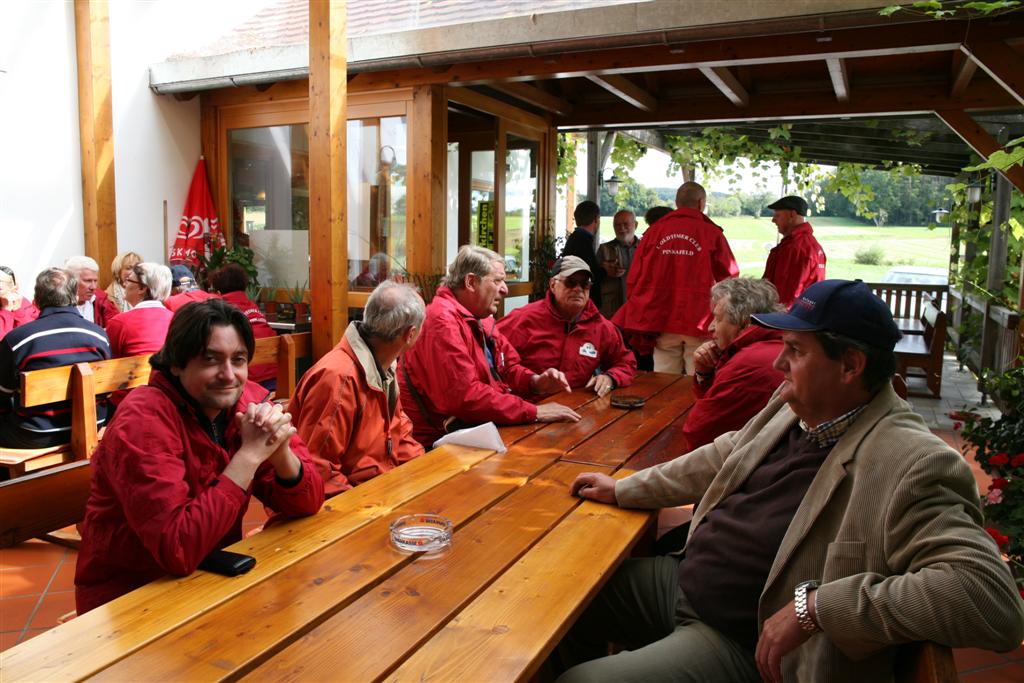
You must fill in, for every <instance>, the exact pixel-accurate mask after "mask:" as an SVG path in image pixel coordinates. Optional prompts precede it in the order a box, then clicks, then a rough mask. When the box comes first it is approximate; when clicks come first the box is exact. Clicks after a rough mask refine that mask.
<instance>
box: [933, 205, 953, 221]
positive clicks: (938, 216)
mask: <svg viewBox="0 0 1024 683" xmlns="http://www.w3.org/2000/svg"><path fill="white" fill-rule="evenodd" d="M932 215H933V216H935V222H936V223H942V222H944V221H945V220H946V216H948V215H949V209H944V208H938V209H935V210H934V211H932Z"/></svg>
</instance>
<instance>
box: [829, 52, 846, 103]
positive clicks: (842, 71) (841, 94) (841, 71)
mask: <svg viewBox="0 0 1024 683" xmlns="http://www.w3.org/2000/svg"><path fill="white" fill-rule="evenodd" d="M825 64H826V65H828V75H829V78H831V79H832V90H833V91H834V92H835V94H836V101H837V102H849V101H850V77H849V74H848V73H847V71H846V60H845V59H839V58H838V57H835V58H831V59H826V60H825Z"/></svg>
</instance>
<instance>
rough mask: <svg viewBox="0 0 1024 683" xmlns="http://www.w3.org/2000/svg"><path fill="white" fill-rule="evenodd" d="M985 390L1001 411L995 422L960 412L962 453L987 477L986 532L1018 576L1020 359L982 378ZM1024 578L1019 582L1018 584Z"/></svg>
mask: <svg viewBox="0 0 1024 683" xmlns="http://www.w3.org/2000/svg"><path fill="white" fill-rule="evenodd" d="M982 381H983V382H984V384H985V388H986V391H988V392H989V393H990V394H991V395H992V396H993V397H995V398H996V399H997V400H998V401H999V403H1000V405H1001V408H1002V415H1001V416H1000V417H999V418H998V419H992V418H990V417H980V416H979V415H977V414H975V413H960V414H955V415H953V417H955V418H961V419H963V430H962V432H961V436H962V437H963V440H964V446H963V451H964V453H965V454H967V453H970V452H971V451H972V450H973V451H974V458H975V460H976V461H977V462H978V464H979V465H981V468H982V469H983V470H984V471H985V472H987V473H988V474H989V475H990V476H991V477H992V484H991V485H990V486H989V488H988V492H987V493H986V495H985V496H984V497H983V498H982V505H983V507H984V513H985V521H986V524H987V531H988V532H989V534H991V535H992V537H993V538H994V539H996V542H997V543H999V544H1000V545H1001V546H1002V548H1003V550H1004V551H1005V552H1006V553H1007V556H1008V557H1009V559H1010V562H1011V564H1015V565H1017V568H1018V572H1017V574H1018V576H1020V571H1019V570H1020V569H1022V568H1024V566H1022V564H1021V563H1022V562H1024V357H1021V358H1018V359H1017V367H1015V368H1012V369H1010V370H1007V371H1006V372H1002V373H989V374H986V375H985V376H984V377H983V379H982ZM1022 580H1024V579H1018V582H1020V581H1022Z"/></svg>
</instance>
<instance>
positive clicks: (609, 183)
mask: <svg viewBox="0 0 1024 683" xmlns="http://www.w3.org/2000/svg"><path fill="white" fill-rule="evenodd" d="M603 182H604V186H605V187H606V188H607V189H608V194H610V195H611V196H613V197H614V196H615V195H617V194H618V193H619V184H620V183H621V182H622V180H621V179H620V178H619V177H618V176H617V175H615V174H614V173H613V174H612V177H611V178H608V179H607V180H604V181H603Z"/></svg>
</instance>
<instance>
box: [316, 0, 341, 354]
mask: <svg viewBox="0 0 1024 683" xmlns="http://www.w3.org/2000/svg"><path fill="white" fill-rule="evenodd" d="M345 49H346V46H345V0H330V1H329V2H324V1H323V0H309V179H310V180H309V251H310V264H309V279H310V282H311V283H312V284H311V286H310V299H311V308H312V315H311V319H312V327H313V330H312V332H313V358H314V360H315V359H317V358H320V357H321V356H323V355H324V354H326V353H327V352H328V351H330V350H331V349H332V348H333V347H334V345H335V344H336V343H337V342H338V340H340V339H341V335H342V333H343V331H344V329H345V327H346V326H347V325H348V279H347V265H348V240H347V225H348V220H347V218H348V216H347V211H346V199H347V197H346V188H347V185H346V181H345V128H346V124H347V121H346V111H347V109H346V104H345V98H346V95H347V89H348V83H347V80H346V71H347V68H346V62H345Z"/></svg>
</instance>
